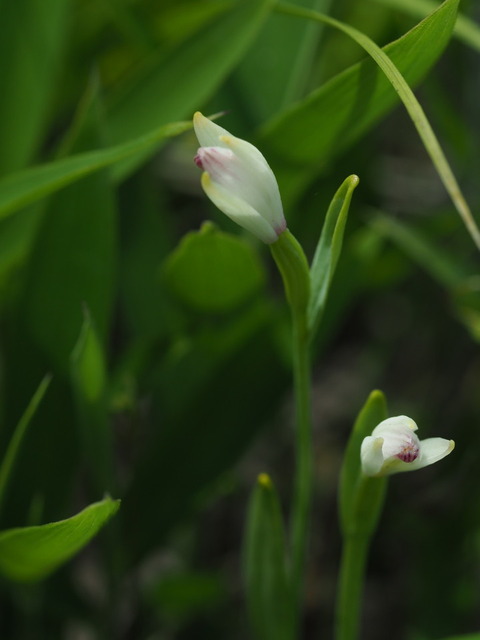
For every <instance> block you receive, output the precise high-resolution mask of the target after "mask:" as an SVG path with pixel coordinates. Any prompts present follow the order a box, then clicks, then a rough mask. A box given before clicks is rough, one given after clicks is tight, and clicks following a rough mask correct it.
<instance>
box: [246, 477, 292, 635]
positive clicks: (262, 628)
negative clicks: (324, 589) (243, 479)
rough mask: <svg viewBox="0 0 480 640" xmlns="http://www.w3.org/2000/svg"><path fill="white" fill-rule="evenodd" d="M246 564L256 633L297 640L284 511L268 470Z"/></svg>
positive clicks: (254, 510) (253, 507)
mask: <svg viewBox="0 0 480 640" xmlns="http://www.w3.org/2000/svg"><path fill="white" fill-rule="evenodd" d="M244 564H245V581H246V591H247V606H248V612H249V615H250V620H251V624H252V627H253V629H254V630H255V632H256V636H257V637H258V638H259V640H293V636H294V632H293V615H292V614H293V609H292V593H291V588H290V585H289V579H288V575H287V567H286V548H285V534H284V529H283V522H282V514H281V510H280V503H279V501H278V496H277V493H276V491H275V488H274V486H273V484H272V481H271V479H270V477H269V476H268V475H267V474H265V473H262V474H261V475H260V476H259V477H258V482H257V485H256V487H255V489H254V491H253V495H252V498H251V501H250V505H249V510H248V515H247V525H246V537H245V558H244Z"/></svg>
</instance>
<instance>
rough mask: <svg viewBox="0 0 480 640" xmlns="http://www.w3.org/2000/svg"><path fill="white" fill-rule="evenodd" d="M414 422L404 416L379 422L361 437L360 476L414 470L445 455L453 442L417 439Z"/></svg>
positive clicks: (449, 450)
mask: <svg viewBox="0 0 480 640" xmlns="http://www.w3.org/2000/svg"><path fill="white" fill-rule="evenodd" d="M417 429H418V427H417V425H416V423H415V422H414V420H412V419H411V418H408V417H407V416H396V417H395V418H388V419H387V420H383V421H382V422H380V424H379V425H377V426H376V427H375V429H374V430H373V431H372V435H371V436H367V437H366V438H364V440H363V442H362V446H361V449H360V458H361V461H362V470H363V473H364V474H365V475H367V476H384V475H390V474H392V473H398V472H400V471H414V470H415V469H421V468H422V467H426V466H428V465H430V464H433V463H434V462H438V460H441V459H442V458H444V457H445V456H447V455H448V454H449V453H450V452H451V451H453V448H454V447H455V443H454V442H453V440H445V438H427V440H419V439H418V437H417V435H416V433H415V431H416V430H417Z"/></svg>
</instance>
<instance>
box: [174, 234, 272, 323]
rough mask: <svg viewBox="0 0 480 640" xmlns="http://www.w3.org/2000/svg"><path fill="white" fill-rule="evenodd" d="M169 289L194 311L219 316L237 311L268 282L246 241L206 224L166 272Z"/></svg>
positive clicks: (188, 238) (183, 244) (188, 240)
mask: <svg viewBox="0 0 480 640" xmlns="http://www.w3.org/2000/svg"><path fill="white" fill-rule="evenodd" d="M163 275H164V278H165V281H166V283H167V285H168V287H169V289H170V290H171V291H172V293H174V294H175V295H176V296H177V297H178V299H179V300H181V301H182V302H184V303H185V304H188V305H189V306H191V307H193V309H196V310H199V311H204V312H210V313H219V312H227V311H231V310H233V309H235V308H236V307H238V306H239V305H240V304H242V303H243V302H245V301H246V300H248V299H249V298H251V297H252V296H253V295H254V294H255V293H257V292H258V291H259V289H260V288H261V287H262V285H263V284H264V282H265V274H264V270H263V267H262V265H261V263H260V261H259V259H258V256H257V254H256V253H255V251H254V250H253V249H252V247H251V246H250V245H248V244H247V243H246V242H245V241H243V240H241V239H240V238H235V237H233V236H231V235H227V234H226V233H222V232H220V231H218V230H217V229H215V227H214V226H213V225H212V224H211V223H205V224H204V225H203V226H202V228H201V229H200V231H199V232H198V233H190V234H188V235H186V236H185V237H184V238H183V240H182V242H181V244H180V246H179V247H178V248H177V249H176V250H175V251H174V253H172V254H171V255H170V256H169V258H168V260H167V262H166V263H165V265H164V268H163Z"/></svg>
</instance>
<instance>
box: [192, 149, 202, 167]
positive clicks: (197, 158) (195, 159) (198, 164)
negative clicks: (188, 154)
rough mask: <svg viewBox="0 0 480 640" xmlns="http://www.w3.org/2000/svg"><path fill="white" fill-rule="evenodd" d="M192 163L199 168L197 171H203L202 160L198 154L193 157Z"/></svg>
mask: <svg viewBox="0 0 480 640" xmlns="http://www.w3.org/2000/svg"><path fill="white" fill-rule="evenodd" d="M193 161H194V162H195V164H196V165H197V167H199V169H202V170H203V160H202V158H201V156H200V154H199V153H197V155H196V156H195V158H194V159H193Z"/></svg>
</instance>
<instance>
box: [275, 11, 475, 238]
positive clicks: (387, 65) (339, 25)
mask: <svg viewBox="0 0 480 640" xmlns="http://www.w3.org/2000/svg"><path fill="white" fill-rule="evenodd" d="M457 8H458V0H445V2H444V3H443V4H442V5H441V6H440V7H439V8H438V9H437V10H436V12H435V14H439V15H441V16H442V20H444V28H445V29H449V28H453V24H454V18H455V16H456V11H457ZM276 9H277V10H278V11H281V12H282V13H286V14H289V15H293V16H298V17H302V18H307V19H310V20H317V21H319V22H323V23H325V24H328V25H329V26H331V27H334V28H336V29H339V30H340V31H343V33H345V34H346V35H348V36H349V37H350V38H352V39H353V40H355V42H357V44H359V45H360V46H361V47H362V48H363V49H364V50H365V51H366V52H367V53H368V54H369V55H370V56H371V57H372V58H373V60H374V61H375V62H376V63H377V65H378V66H379V67H380V69H381V70H382V71H383V73H384V74H385V76H386V77H387V78H388V80H389V81H390V83H391V84H392V86H393V88H394V89H395V91H396V92H397V93H398V95H399V97H400V99H401V100H402V102H403V104H404V106H405V108H406V109H407V112H408V114H409V115H410V118H411V119H412V122H413V124H414V125H415V128H416V129H417V131H418V134H419V135H420V138H421V139H422V142H423V144H424V146H425V149H426V150H427V152H428V154H429V156H430V158H431V160H432V162H433V164H434V166H435V168H436V170H437V172H438V175H439V176H440V179H441V180H442V182H443V184H444V186H445V189H446V190H447V192H448V194H449V196H450V198H451V200H452V202H453V204H454V205H455V208H456V209H457V211H458V213H459V214H460V217H461V218H462V220H463V222H464V224H465V226H466V228H467V231H468V232H469V234H470V236H471V238H472V240H473V241H474V243H475V244H476V246H477V248H478V249H480V230H479V228H478V227H477V224H476V222H475V220H474V218H473V216H472V212H471V211H470V207H469V206H468V204H467V202H466V200H465V198H464V196H463V194H462V192H461V190H460V186H459V185H458V183H457V180H456V178H455V176H454V174H453V171H452V169H451V168H450V165H449V164H448V161H447V159H446V157H445V154H444V153H443V150H442V148H441V146H440V143H439V142H438V140H437V137H436V136H435V133H434V131H433V129H432V127H431V125H430V122H429V121H428V119H427V117H426V115H425V112H424V111H423V108H422V107H421V105H420V103H419V102H418V100H417V98H416V97H415V94H414V93H413V91H412V89H411V88H410V86H409V85H408V83H407V82H406V80H405V78H404V77H403V76H402V74H401V73H400V71H399V70H398V69H397V67H396V66H395V64H394V63H393V62H392V60H391V59H390V58H389V57H388V55H387V54H386V53H385V52H384V51H383V50H382V49H381V48H380V47H379V46H378V45H377V44H375V43H374V42H373V40H371V39H370V38H369V37H368V36H366V35H365V34H363V33H361V32H360V31H358V30H357V29H354V28H353V27H350V26H349V25H346V24H344V23H343V22H339V21H338V20H334V19H333V18H330V17H329V16H325V15H323V14H320V13H317V12H315V11H309V10H306V9H300V8H299V7H296V6H293V5H290V4H288V3H283V2H282V3H279V4H278V5H276ZM441 12H443V13H441ZM446 12H448V13H446ZM448 18H450V20H449V19H448Z"/></svg>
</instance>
